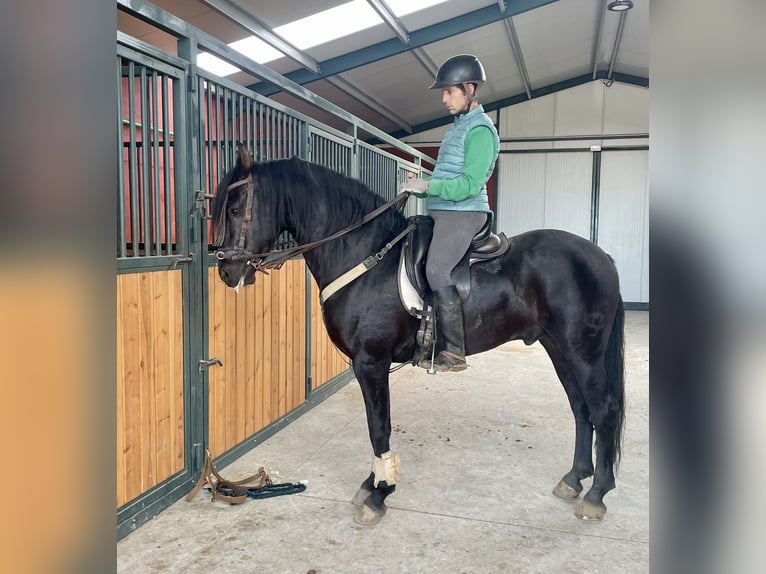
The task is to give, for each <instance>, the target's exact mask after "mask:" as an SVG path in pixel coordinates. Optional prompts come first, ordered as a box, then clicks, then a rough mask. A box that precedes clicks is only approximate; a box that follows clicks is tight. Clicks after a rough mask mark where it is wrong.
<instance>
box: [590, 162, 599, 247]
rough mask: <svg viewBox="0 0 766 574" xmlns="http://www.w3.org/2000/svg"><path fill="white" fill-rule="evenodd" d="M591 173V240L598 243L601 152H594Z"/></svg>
mask: <svg viewBox="0 0 766 574" xmlns="http://www.w3.org/2000/svg"><path fill="white" fill-rule="evenodd" d="M592 170H593V172H592V174H591V191H590V240H591V241H592V242H593V243H596V244H598V243H597V240H598V209H599V203H600V201H601V200H600V195H601V152H600V151H594V152H593V167H592Z"/></svg>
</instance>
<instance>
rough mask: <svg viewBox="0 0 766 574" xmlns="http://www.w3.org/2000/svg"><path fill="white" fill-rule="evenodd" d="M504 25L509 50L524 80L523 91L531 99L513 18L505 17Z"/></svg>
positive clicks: (525, 66) (529, 85) (527, 76)
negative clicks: (509, 44)
mask: <svg viewBox="0 0 766 574" xmlns="http://www.w3.org/2000/svg"><path fill="white" fill-rule="evenodd" d="M503 25H504V26H505V32H506V34H508V40H509V41H510V43H511V51H512V52H513V57H514V59H515V60H516V65H517V66H518V68H519V72H520V73H521V79H522V80H523V81H524V91H525V92H526V93H527V99H530V100H531V99H532V88H531V84H530V82H529V74H528V73H527V65H526V63H525V62H524V55H523V54H522V52H521V44H519V37H518V35H517V34H516V26H514V24H513V18H506V19H505V20H503Z"/></svg>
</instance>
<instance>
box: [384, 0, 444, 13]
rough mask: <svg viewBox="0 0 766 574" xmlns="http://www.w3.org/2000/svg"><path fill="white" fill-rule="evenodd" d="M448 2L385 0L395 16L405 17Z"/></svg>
mask: <svg viewBox="0 0 766 574" xmlns="http://www.w3.org/2000/svg"><path fill="white" fill-rule="evenodd" d="M447 1H448V0H386V4H388V7H389V8H391V12H393V13H394V14H396V15H397V16H406V15H407V14H412V13H413V12H418V11H419V10H425V9H426V8H430V7H431V6H436V5H438V4H444V3H445V2H447Z"/></svg>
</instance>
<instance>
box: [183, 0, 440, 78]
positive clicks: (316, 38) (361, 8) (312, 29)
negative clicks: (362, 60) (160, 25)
mask: <svg viewBox="0 0 766 574" xmlns="http://www.w3.org/2000/svg"><path fill="white" fill-rule="evenodd" d="M447 1H449V0H386V4H388V6H389V8H391V11H392V12H393V13H394V14H396V15H397V16H406V15H407V14H412V13H413V12H417V11H419V10H424V9H426V8H430V7H432V6H436V5H438V4H443V3H445V2H447ZM382 23H383V20H382V19H381V18H380V16H378V14H377V12H375V10H374V9H373V8H372V6H370V4H369V3H368V2H367V0H352V1H351V2H347V3H345V4H341V5H340V6H336V7H335V8H330V9H328V10H324V11H322V12H318V13H316V14H312V15H311V16H306V17H305V18H301V19H299V20H295V21H293V22H289V23H288V24H284V25H283V26H278V27H276V28H274V33H275V34H277V35H278V36H281V37H282V38H284V39H285V40H287V41H288V42H290V43H291V44H293V45H294V46H295V47H296V48H298V49H299V50H306V49H308V48H313V47H314V46H319V45H320V44H325V43H327V42H331V41H333V40H337V39H339V38H343V37H345V36H349V35H351V34H353V33H355V32H360V31H362V30H366V29H368V28H372V27H373V26H377V25H379V24H382ZM229 46H231V47H232V48H233V49H235V50H237V51H238V52H240V53H242V54H244V55H245V56H247V57H248V58H250V59H251V60H254V61H255V62H258V63H259V64H266V63H268V62H272V61H274V60H278V59H279V58H281V57H283V56H284V54H282V52H280V51H279V50H277V49H276V48H273V47H271V46H270V45H269V44H267V43H266V42H264V41H263V40H261V39H259V38H257V37H256V36H250V37H248V38H245V39H243V40H238V41H236V42H232V43H231V44H229ZM197 65H198V66H199V67H200V68H202V69H204V70H207V71H209V72H212V73H214V74H216V75H218V76H221V77H224V76H229V75H231V74H234V73H236V72H238V71H239V69H238V68H237V67H235V66H232V65H231V64H229V63H228V62H225V61H224V60H222V59H220V58H218V57H216V56H213V55H212V54H208V53H203V54H199V55H198V56H197Z"/></svg>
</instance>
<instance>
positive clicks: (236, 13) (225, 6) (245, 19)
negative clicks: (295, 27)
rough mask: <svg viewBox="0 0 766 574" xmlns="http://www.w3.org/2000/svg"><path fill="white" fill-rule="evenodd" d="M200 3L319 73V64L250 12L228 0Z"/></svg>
mask: <svg viewBox="0 0 766 574" xmlns="http://www.w3.org/2000/svg"><path fill="white" fill-rule="evenodd" d="M200 1H201V2H202V3H204V4H207V5H208V6H210V7H211V8H214V9H215V10H217V11H218V12H220V13H221V14H223V15H224V16H226V17H227V18H229V19H231V20H232V21H233V22H235V23H236V24H239V25H240V26H242V27H243V28H244V29H245V30H247V31H248V32H252V33H253V35H254V36H256V37H257V38H259V39H261V40H263V41H264V42H266V43H267V44H268V45H269V46H271V47H272V48H274V49H276V50H279V51H280V52H282V53H283V54H284V55H285V56H287V57H288V58H292V59H293V60H295V61H296V62H298V63H299V64H301V65H302V66H303V67H304V68H307V69H309V70H311V71H312V72H314V73H319V64H318V63H317V62H316V60H314V59H313V58H312V57H311V56H309V55H308V54H306V53H304V52H301V51H300V50H299V49H298V48H296V47H295V46H293V45H292V44H291V43H290V42H288V41H287V40H285V39H284V38H282V37H281V36H279V35H277V34H275V33H274V31H273V30H272V29H271V28H269V27H268V26H266V25H265V24H263V23H262V22H260V21H259V20H257V19H256V18H255V17H254V16H253V15H252V14H251V13H250V12H247V11H245V10H243V9H242V8H240V7H239V6H237V5H236V4H234V3H233V2H229V1H228V0H200Z"/></svg>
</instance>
